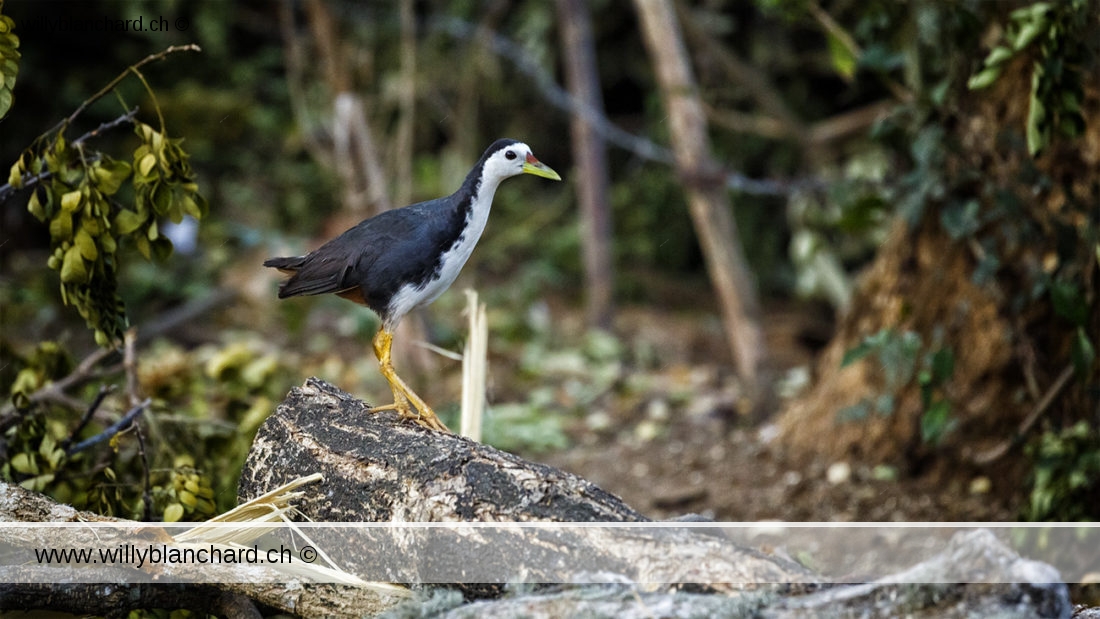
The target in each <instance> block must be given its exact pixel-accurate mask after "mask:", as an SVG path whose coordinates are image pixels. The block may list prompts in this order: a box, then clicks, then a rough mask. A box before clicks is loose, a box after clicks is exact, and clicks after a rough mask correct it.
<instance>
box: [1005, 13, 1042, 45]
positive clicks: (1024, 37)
mask: <svg viewBox="0 0 1100 619" xmlns="http://www.w3.org/2000/svg"><path fill="white" fill-rule="evenodd" d="M1047 25H1048V24H1047V20H1046V18H1045V17H1043V16H1036V19H1034V20H1032V21H1027V22H1024V24H1023V25H1022V26H1020V31H1019V32H1018V33H1016V40H1015V41H1013V43H1012V47H1013V48H1015V49H1016V51H1020V50H1022V49H1024V48H1025V47H1027V46H1028V45H1030V44H1031V42H1032V41H1034V40H1035V38H1036V37H1038V36H1039V35H1040V34H1043V33H1044V32H1046V30H1047Z"/></svg>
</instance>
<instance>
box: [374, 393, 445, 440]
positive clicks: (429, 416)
mask: <svg viewBox="0 0 1100 619" xmlns="http://www.w3.org/2000/svg"><path fill="white" fill-rule="evenodd" d="M381 411H396V412H397V414H398V415H400V416H401V418H402V419H411V420H412V421H413V422H415V423H416V424H417V425H419V426H423V427H425V428H428V429H430V430H438V431H440V432H447V433H450V432H451V430H450V428H448V427H447V426H446V424H444V423H443V421H442V420H441V419H440V418H439V416H437V415H436V414H435V411H433V410H432V408H431V407H430V406H428V405H427V404H425V403H424V401H423V400H420V401H419V402H417V405H416V406H414V405H412V404H410V403H409V400H408V398H406V397H405V396H404V394H400V393H395V394H394V402H393V404H385V405H382V406H375V407H373V408H371V409H370V411H369V412H371V413H378V412H381Z"/></svg>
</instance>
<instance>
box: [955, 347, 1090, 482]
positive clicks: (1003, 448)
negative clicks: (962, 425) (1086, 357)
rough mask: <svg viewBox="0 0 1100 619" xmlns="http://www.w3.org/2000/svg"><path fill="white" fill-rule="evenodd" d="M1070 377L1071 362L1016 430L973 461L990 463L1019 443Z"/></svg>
mask: <svg viewBox="0 0 1100 619" xmlns="http://www.w3.org/2000/svg"><path fill="white" fill-rule="evenodd" d="M1071 378H1073V365H1072V364H1071V365H1067V366H1066V369H1064V370H1062V373H1061V374H1059V375H1058V378H1056V379H1055V380H1054V384H1052V385H1051V386H1050V388H1049V389H1047V392H1046V393H1045V394H1043V399H1042V400H1040V401H1039V403H1038V404H1036V405H1035V408H1034V409H1032V411H1031V412H1030V413H1028V416H1027V417H1026V418H1024V420H1023V421H1022V422H1020V427H1019V428H1018V429H1017V430H1016V432H1015V433H1013V434H1012V436H1010V437H1009V438H1007V439H1005V440H1003V441H1001V443H1000V444H998V445H997V446H996V447H994V448H992V449H990V450H988V451H984V452H982V453H980V454H978V455H976V456H974V463H975V464H981V465H986V464H992V463H993V462H996V461H997V460H999V459H1001V457H1002V456H1004V455H1005V454H1006V453H1008V450H1009V449H1011V448H1012V446H1013V445H1016V444H1018V443H1020V441H1022V440H1023V438H1024V436H1025V435H1026V434H1027V433H1028V431H1029V430H1031V426H1033V425H1035V422H1036V421H1037V420H1038V419H1039V417H1040V416H1041V415H1042V414H1043V413H1044V412H1046V410H1047V409H1048V408H1050V405H1051V404H1053V403H1054V399H1055V398H1056V397H1057V396H1058V394H1059V393H1061V392H1062V389H1065V388H1066V385H1068V384H1069V379H1071Z"/></svg>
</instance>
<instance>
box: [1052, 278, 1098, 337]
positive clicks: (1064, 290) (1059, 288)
mask: <svg viewBox="0 0 1100 619" xmlns="http://www.w3.org/2000/svg"><path fill="white" fill-rule="evenodd" d="M1050 301H1051V303H1052V304H1053V305H1054V311H1055V312H1056V313H1057V314H1058V315H1059V316H1061V317H1062V318H1065V319H1066V320H1068V321H1070V322H1071V323H1073V324H1074V325H1075V326H1078V327H1083V326H1085V323H1086V322H1088V316H1089V306H1088V302H1087V301H1086V300H1085V296H1084V295H1083V294H1082V293H1081V290H1080V288H1078V287H1077V284H1075V283H1073V282H1069V281H1065V280H1058V281H1055V282H1053V283H1051V285H1050Z"/></svg>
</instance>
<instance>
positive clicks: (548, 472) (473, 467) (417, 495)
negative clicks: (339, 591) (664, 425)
mask: <svg viewBox="0 0 1100 619" xmlns="http://www.w3.org/2000/svg"><path fill="white" fill-rule="evenodd" d="M369 408H370V407H369V406H368V405H367V404H366V403H364V402H362V401H361V400H357V399H355V398H354V397H352V396H350V395H348V394H347V393H345V392H343V391H341V390H339V389H337V388H336V387H333V386H332V385H330V384H328V383H326V382H324V381H321V380H317V379H314V378H311V379H309V380H307V381H306V383H305V385H303V386H302V387H301V388H295V389H292V390H291V392H290V394H289V395H288V396H287V399H286V400H285V401H284V402H283V403H282V404H280V405H279V407H278V408H277V409H276V411H275V414H274V415H272V416H271V417H269V418H268V420H267V421H266V422H264V425H263V426H262V427H261V429H260V431H259V432H258V433H257V435H256V439H255V441H254V442H253V444H252V449H251V451H249V455H248V460H247V461H246V462H245V465H244V470H243V471H242V472H241V482H240V487H239V489H238V498H239V499H240V500H241V501H242V502H243V501H246V500H248V499H250V498H252V497H256V496H259V495H261V494H263V493H265V492H267V491H269V490H271V489H272V488H276V487H278V486H280V485H282V484H284V483H287V482H289V481H291V480H293V479H296V478H298V477H301V476H303V475H311V474H313V473H321V474H322V475H324V476H325V486H326V488H327V491H326V492H324V493H319V494H317V495H316V496H312V497H307V498H306V499H304V500H303V501H302V502H301V503H300V504H299V505H298V509H299V511H301V512H302V513H303V514H305V515H306V516H308V517H309V518H312V519H313V520H319V521H337V522H344V521H359V520H362V521H370V522H431V521H475V520H480V521H527V520H545V521H559V522H588V521H605V522H639V521H645V520H647V519H646V518H645V517H644V516H642V515H641V514H640V513H638V512H636V511H634V510H633V509H631V508H630V507H628V506H627V505H626V504H624V503H623V502H622V501H621V500H619V499H618V497H615V496H613V495H611V494H609V493H607V492H604V491H603V490H601V489H600V488H598V487H596V486H594V485H592V484H591V483H589V482H587V481H585V480H584V479H581V478H580V477H577V476H575V475H571V474H569V473H566V472H564V471H561V470H558V469H554V468H552V467H549V466H545V465H541V464H536V463H533V462H527V461H525V460H523V459H522V458H519V457H518V456H514V455H512V454H509V453H506V452H503V451H499V450H497V449H493V448H492V447H489V446H487V445H483V444H481V443H475V442H474V441H471V440H469V439H466V438H463V437H461V436H457V435H453V434H444V433H440V432H428V431H424V429H423V428H421V427H420V426H417V425H415V424H410V423H401V422H400V420H399V419H398V418H397V415H396V414H391V413H388V412H382V413H370V412H368V409H369Z"/></svg>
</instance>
